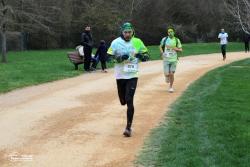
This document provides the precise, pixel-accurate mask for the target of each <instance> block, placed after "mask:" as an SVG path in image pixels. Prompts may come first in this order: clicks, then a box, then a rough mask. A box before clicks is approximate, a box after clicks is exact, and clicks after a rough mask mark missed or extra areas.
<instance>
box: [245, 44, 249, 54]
mask: <svg viewBox="0 0 250 167" xmlns="http://www.w3.org/2000/svg"><path fill="white" fill-rule="evenodd" d="M245 52H249V42H245Z"/></svg>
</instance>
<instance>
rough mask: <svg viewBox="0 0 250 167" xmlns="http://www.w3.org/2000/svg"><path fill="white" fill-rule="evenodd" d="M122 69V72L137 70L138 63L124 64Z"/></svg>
mask: <svg viewBox="0 0 250 167" xmlns="http://www.w3.org/2000/svg"><path fill="white" fill-rule="evenodd" d="M123 71H124V72H137V71H138V65H137V64H125V65H124V69H123Z"/></svg>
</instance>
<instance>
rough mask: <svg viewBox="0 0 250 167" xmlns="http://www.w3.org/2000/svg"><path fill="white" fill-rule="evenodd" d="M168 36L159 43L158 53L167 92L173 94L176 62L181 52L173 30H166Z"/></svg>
mask: <svg viewBox="0 0 250 167" xmlns="http://www.w3.org/2000/svg"><path fill="white" fill-rule="evenodd" d="M167 33H168V36H167V37H164V38H163V39H162V40H161V43H160V53H161V56H162V59H163V69H164V75H165V79H166V82H167V83H169V89H168V91H169V92H170V93H173V92H174V88H173V84H174V73H175V70H176V66H177V62H178V52H182V45H181V41H180V40H179V39H178V38H176V37H175V32H174V29H173V28H168V30H167Z"/></svg>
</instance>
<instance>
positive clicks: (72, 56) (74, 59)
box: [67, 51, 84, 70]
mask: <svg viewBox="0 0 250 167" xmlns="http://www.w3.org/2000/svg"><path fill="white" fill-rule="evenodd" d="M67 56H68V58H69V60H70V61H71V63H73V64H74V65H75V70H78V65H79V64H83V63H84V58H83V57H82V56H80V55H79V53H78V52H77V51H75V52H68V53H67Z"/></svg>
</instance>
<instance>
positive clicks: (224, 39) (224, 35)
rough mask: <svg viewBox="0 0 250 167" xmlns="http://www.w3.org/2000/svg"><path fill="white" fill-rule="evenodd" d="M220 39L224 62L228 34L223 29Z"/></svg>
mask: <svg viewBox="0 0 250 167" xmlns="http://www.w3.org/2000/svg"><path fill="white" fill-rule="evenodd" d="M218 38H219V39H220V45H221V53H222V56H223V60H226V57H227V56H226V54H227V43H228V40H227V38H228V34H227V33H226V32H225V30H224V29H223V28H222V29H221V32H220V33H219V35H218Z"/></svg>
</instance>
